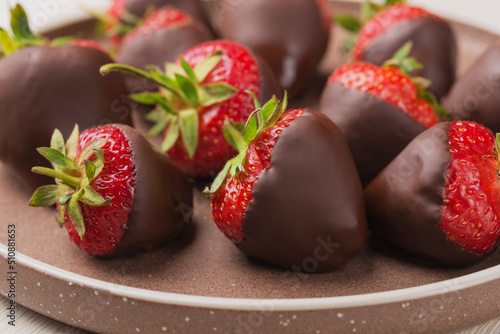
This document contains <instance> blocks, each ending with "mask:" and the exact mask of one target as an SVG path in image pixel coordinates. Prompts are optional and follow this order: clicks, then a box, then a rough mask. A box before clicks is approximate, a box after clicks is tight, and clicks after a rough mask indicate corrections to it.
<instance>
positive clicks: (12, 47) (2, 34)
mask: <svg viewBox="0 0 500 334" xmlns="http://www.w3.org/2000/svg"><path fill="white" fill-rule="evenodd" d="M0 45H1V46H2V50H3V55H4V56H8V55H10V54H11V53H12V52H14V51H16V50H17V46H16V42H15V41H14V40H13V39H12V38H11V37H10V35H9V33H8V32H7V30H4V29H2V28H0Z"/></svg>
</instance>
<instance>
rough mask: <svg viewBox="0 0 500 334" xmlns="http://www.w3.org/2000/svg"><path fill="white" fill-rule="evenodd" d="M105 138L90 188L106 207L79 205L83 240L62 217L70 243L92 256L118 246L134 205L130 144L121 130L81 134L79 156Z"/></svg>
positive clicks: (133, 176) (132, 165)
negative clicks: (106, 202) (100, 162)
mask: <svg viewBox="0 0 500 334" xmlns="http://www.w3.org/2000/svg"><path fill="white" fill-rule="evenodd" d="M102 138H106V139H107V143H106V144H105V146H104V147H103V150H104V168H103V170H102V172H101V173H100V174H99V175H98V176H97V177H96V178H95V179H94V180H93V181H92V183H91V184H90V186H91V187H92V189H94V190H95V191H96V192H97V193H99V194H100V195H101V196H102V197H104V198H105V199H108V198H109V199H111V203H110V204H109V205H105V206H100V207H91V206H88V205H85V204H80V208H81V211H82V215H83V218H84V222H85V230H86V232H85V236H84V238H83V240H81V239H80V237H79V236H78V233H77V231H76V229H75V227H74V225H73V222H72V221H71V219H70V218H69V215H68V214H67V213H66V216H65V225H66V228H67V230H68V234H69V236H70V238H71V240H72V241H73V242H74V243H75V244H76V245H77V246H78V247H79V248H81V249H83V250H84V251H86V252H87V253H90V254H93V255H106V254H109V253H111V252H112V251H113V250H114V249H115V247H116V245H117V244H118V243H119V242H120V240H121V238H122V236H123V234H124V232H125V230H126V229H127V221H128V217H129V215H130V212H131V211H132V206H133V202H134V186H135V180H136V174H135V167H134V164H133V161H132V152H131V149H130V144H129V142H128V140H127V138H126V137H125V135H124V134H123V132H122V131H121V130H119V129H118V128H116V127H114V126H112V125H106V126H101V127H98V128H95V129H91V130H87V131H84V132H82V133H81V134H80V140H79V145H78V149H79V152H78V154H79V153H80V152H81V150H82V149H83V148H85V147H86V146H87V145H88V144H89V143H90V142H92V141H94V140H97V139H102Z"/></svg>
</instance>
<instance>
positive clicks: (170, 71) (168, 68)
mask: <svg viewBox="0 0 500 334" xmlns="http://www.w3.org/2000/svg"><path fill="white" fill-rule="evenodd" d="M183 73H184V70H183V69H182V67H181V66H179V65H177V64H175V63H171V62H166V63H165V76H166V77H168V78H173V77H175V75H176V74H183Z"/></svg>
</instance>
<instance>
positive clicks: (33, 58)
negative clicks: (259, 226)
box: [0, 6, 131, 192]
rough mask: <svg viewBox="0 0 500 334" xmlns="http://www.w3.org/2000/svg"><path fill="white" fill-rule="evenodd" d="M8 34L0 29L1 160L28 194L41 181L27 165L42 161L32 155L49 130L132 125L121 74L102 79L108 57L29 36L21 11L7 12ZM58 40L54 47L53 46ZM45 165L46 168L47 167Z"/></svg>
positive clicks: (93, 50)
mask: <svg viewBox="0 0 500 334" xmlns="http://www.w3.org/2000/svg"><path fill="white" fill-rule="evenodd" d="M12 31H13V35H12V36H10V35H9V34H7V32H6V31H5V30H2V31H0V34H1V35H2V38H1V40H0V42H1V43H2V48H3V51H4V58H2V59H1V60H0V83H1V89H0V105H1V106H2V107H1V108H0V117H1V119H2V121H1V122H0V160H1V161H2V162H3V163H4V164H5V165H7V166H8V167H9V168H10V170H11V171H12V172H13V173H14V174H15V175H17V176H18V177H19V178H20V179H21V180H22V181H24V183H26V185H27V186H28V187H29V191H30V192H32V191H33V190H35V189H36V188H37V187H39V186H40V185H42V184H44V183H45V182H46V180H45V178H43V177H41V176H38V175H35V174H33V173H31V171H30V170H31V167H33V166H35V165H43V164H45V163H46V162H45V161H44V160H43V159H42V158H41V157H40V156H39V155H38V154H37V153H36V148H37V147H38V146H40V143H44V142H48V141H49V140H50V138H51V135H52V132H53V130H54V128H58V129H60V131H61V132H62V133H63V135H65V136H69V134H70V133H71V131H72V129H73V126H74V124H75V122H77V123H78V124H80V126H82V127H85V128H88V127H91V126H96V125H99V124H104V123H124V124H131V118H130V113H131V110H130V108H129V100H128V98H127V95H126V94H127V89H126V86H125V82H124V80H123V77H122V76H121V75H120V74H116V73H115V74H113V75H112V76H109V77H106V78H103V77H102V76H101V75H100V74H99V68H100V67H101V66H102V65H104V64H107V63H109V62H110V61H111V58H110V57H109V56H108V55H107V54H105V53H103V52H102V51H99V50H97V49H96V48H95V47H82V46H79V45H71V43H72V41H73V40H71V39H66V41H67V42H68V43H70V45H61V46H54V45H58V44H59V43H60V42H61V40H57V41H51V40H47V39H45V38H43V37H40V36H36V35H34V34H33V33H32V32H31V30H30V29H29V25H28V19H27V17H26V14H25V12H24V10H23V9H22V7H20V6H16V7H15V8H14V9H13V11H12ZM56 42H57V43H56ZM47 166H48V164H47Z"/></svg>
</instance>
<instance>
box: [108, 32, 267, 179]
mask: <svg viewBox="0 0 500 334" xmlns="http://www.w3.org/2000/svg"><path fill="white" fill-rule="evenodd" d="M113 70H124V71H129V72H132V73H135V74H138V75H141V76H143V77H145V78H147V79H150V80H152V81H153V82H155V83H156V84H158V85H159V86H160V92H159V93H158V92H145V93H139V94H135V95H132V99H134V100H135V101H137V102H140V103H144V104H151V105H156V106H157V109H156V110H155V111H153V113H152V114H150V115H149V119H150V120H153V121H155V122H157V125H156V126H155V127H154V128H153V129H152V132H151V133H150V134H151V135H157V134H160V133H162V132H164V140H163V144H162V150H163V151H164V152H167V155H168V156H169V157H170V158H171V159H172V160H173V161H174V162H175V163H176V164H178V165H179V166H180V167H181V168H182V169H183V170H184V171H185V172H186V173H188V174H189V175H191V176H194V177H204V176H208V175H210V174H213V173H216V172H218V171H219V170H220V169H221V168H222V167H223V166H224V164H225V162H226V161H227V160H228V159H229V158H231V157H232V156H234V154H235V151H234V149H233V148H232V147H231V146H230V145H229V144H228V143H226V142H225V140H224V137H223V134H222V130H221V127H222V125H223V124H224V122H225V121H226V119H230V120H231V121H234V122H242V121H244V120H245V119H247V118H248V115H250V113H251V112H252V110H253V102H252V97H251V96H250V95H248V94H247V93H245V90H250V91H252V92H254V93H255V94H256V95H257V96H260V97H261V98H264V97H267V96H269V95H270V92H269V91H271V92H275V91H276V89H275V88H274V86H273V81H272V77H271V76H266V74H265V70H264V67H262V65H261V64H259V63H258V62H257V60H256V59H255V58H254V56H253V55H252V54H251V53H250V52H249V51H248V50H247V48H245V47H244V46H242V45H240V44H237V43H235V42H231V41H214V42H208V43H204V44H200V45H198V46H195V47H194V48H191V49H190V50H188V51H186V52H185V53H184V54H183V55H182V56H181V57H180V58H179V60H178V61H177V62H176V63H175V64H167V66H166V73H163V71H161V70H160V69H159V68H149V71H148V72H145V71H142V70H139V69H136V68H132V67H130V66H125V65H120V64H110V65H107V66H105V67H103V69H102V73H104V74H105V73H107V72H109V71H113Z"/></svg>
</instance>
